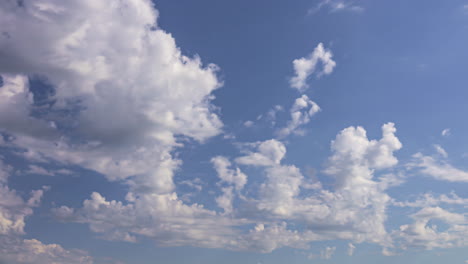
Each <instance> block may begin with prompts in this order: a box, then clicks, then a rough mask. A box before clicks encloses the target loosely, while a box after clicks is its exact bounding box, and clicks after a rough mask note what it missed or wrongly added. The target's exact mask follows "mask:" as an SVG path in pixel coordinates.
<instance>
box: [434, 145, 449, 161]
mask: <svg viewBox="0 0 468 264" xmlns="http://www.w3.org/2000/svg"><path fill="white" fill-rule="evenodd" d="M434 148H435V149H436V151H437V153H439V154H440V155H441V156H442V157H444V158H448V154H447V151H445V149H444V148H442V147H441V146H440V145H437V144H435V145H434Z"/></svg>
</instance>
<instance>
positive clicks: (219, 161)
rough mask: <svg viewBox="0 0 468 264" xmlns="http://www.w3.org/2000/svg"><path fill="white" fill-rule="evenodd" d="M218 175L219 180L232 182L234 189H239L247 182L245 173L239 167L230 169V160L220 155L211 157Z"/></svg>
mask: <svg viewBox="0 0 468 264" xmlns="http://www.w3.org/2000/svg"><path fill="white" fill-rule="evenodd" d="M211 163H212V164H213V166H214V168H215V170H216V172H217V173H218V177H219V178H220V179H221V181H223V182H226V183H229V184H233V185H234V186H235V187H236V190H241V189H242V188H244V185H245V184H246V183H247V175H245V174H244V173H243V172H242V171H241V170H240V169H239V168H236V169H231V168H230V167H231V166H232V164H231V162H230V161H229V160H228V159H227V158H225V157H222V156H217V157H214V158H212V159H211Z"/></svg>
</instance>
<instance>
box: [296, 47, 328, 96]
mask: <svg viewBox="0 0 468 264" xmlns="http://www.w3.org/2000/svg"><path fill="white" fill-rule="evenodd" d="M332 57H333V54H332V52H331V51H330V50H328V49H325V48H324V46H323V44H322V43H319V44H318V45H317V47H316V48H315V49H314V51H313V52H312V53H311V54H309V55H308V56H307V57H302V58H300V59H295V60H294V61H293V66H294V72H295V76H294V77H292V78H291V79H290V80H289V84H290V85H291V87H292V88H295V89H297V90H299V91H305V90H306V89H307V88H309V85H308V84H307V79H308V78H309V77H310V76H311V75H312V74H315V75H316V76H317V77H321V76H322V75H328V74H331V73H332V72H333V69H334V68H335V66H336V62H335V61H334V60H333V59H332ZM319 64H321V65H322V70H318V69H317V66H318V65H319Z"/></svg>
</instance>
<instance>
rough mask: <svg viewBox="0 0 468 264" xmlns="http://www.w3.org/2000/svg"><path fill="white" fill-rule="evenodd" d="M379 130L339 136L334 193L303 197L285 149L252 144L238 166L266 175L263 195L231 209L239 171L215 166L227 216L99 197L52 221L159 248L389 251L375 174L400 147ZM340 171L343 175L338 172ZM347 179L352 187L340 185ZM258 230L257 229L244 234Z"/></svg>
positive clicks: (176, 203) (158, 201) (166, 201)
mask: <svg viewBox="0 0 468 264" xmlns="http://www.w3.org/2000/svg"><path fill="white" fill-rule="evenodd" d="M382 129H383V136H382V139H380V140H378V141H377V140H368V139H367V138H366V137H365V131H364V130H363V129H362V128H347V129H344V130H343V131H342V132H341V133H339V134H338V136H337V138H336V139H335V141H334V142H333V144H332V148H333V153H334V154H333V155H332V156H331V157H330V161H329V162H330V163H329V165H328V169H327V172H328V173H329V174H330V175H331V176H333V178H335V179H337V182H338V183H340V184H337V185H336V186H335V187H334V190H325V189H322V188H320V186H321V185H318V186H319V187H317V188H315V189H314V190H313V191H312V192H307V193H305V192H302V191H303V190H305V189H303V188H302V186H303V183H304V182H305V179H304V176H303V175H302V173H301V171H300V169H299V168H297V167H296V166H294V165H287V164H282V160H283V158H284V156H285V154H286V147H285V146H284V144H282V143H281V142H279V141H277V140H274V139H272V140H267V141H263V142H256V143H253V144H247V145H246V146H250V148H251V149H249V150H247V151H246V152H247V153H246V155H245V156H241V157H239V158H237V159H235V160H236V163H237V164H240V165H245V166H254V167H255V168H257V169H259V170H262V172H263V175H264V180H261V181H260V182H261V183H260V185H259V188H258V192H257V193H247V192H246V194H249V195H248V196H246V195H239V198H240V199H239V203H240V204H239V205H238V206H237V205H236V204H235V203H234V202H233V201H234V197H235V195H238V193H237V192H234V190H235V186H236V182H237V181H236V180H233V179H235V178H236V177H237V176H236V175H238V171H237V169H233V168H232V164H231V163H230V162H229V161H228V160H227V159H226V158H223V157H216V158H214V159H213V164H214V166H215V168H217V167H218V168H217V171H218V176H219V177H220V179H221V180H222V181H221V184H224V185H226V184H227V185H228V186H227V187H222V188H221V195H220V196H218V197H216V198H215V202H216V204H217V205H218V206H219V207H220V208H222V209H223V210H224V212H223V213H219V212H216V211H214V210H209V209H205V208H204V207H203V205H200V204H196V203H194V204H192V205H187V204H184V203H183V202H182V201H180V199H179V198H178V196H177V194H176V193H171V194H155V193H153V194H148V193H145V194H143V195H142V194H139V193H132V192H130V193H129V194H128V195H127V199H126V201H125V202H119V201H108V200H106V199H105V198H104V197H103V196H102V195H100V194H99V193H94V194H93V195H92V196H91V198H90V199H88V200H86V201H85V202H84V203H83V207H82V208H78V209H72V208H69V207H66V206H62V207H60V208H57V209H55V215H56V216H57V217H58V218H59V219H61V220H63V221H71V222H78V223H87V224H89V226H90V229H91V230H92V231H93V232H96V233H99V234H101V237H102V238H104V239H109V240H122V241H128V242H135V241H138V240H139V239H140V237H148V238H151V239H153V240H154V241H155V242H156V243H157V244H158V245H162V246H187V245H189V246H193V245H196V246H198V247H208V248H225V249H231V250H249V251H252V250H253V251H260V252H271V251H272V250H274V249H277V248H280V247H285V246H288V247H296V248H308V243H310V242H312V241H328V240H336V239H345V240H349V241H354V242H356V243H361V242H370V243H377V244H380V245H382V246H391V245H392V241H391V239H390V236H389V235H388V234H387V232H386V230H385V227H384V223H385V220H386V206H387V204H388V203H389V201H390V197H389V196H388V195H387V194H386V193H385V188H386V185H383V184H380V183H379V182H378V181H376V180H375V179H374V176H373V173H374V170H375V171H376V170H379V169H383V168H389V167H391V166H394V165H395V164H396V163H397V160H396V159H395V158H394V157H393V156H392V153H393V151H396V150H397V149H399V147H401V144H400V143H399V141H398V139H397V138H396V137H395V136H394V132H395V129H394V127H393V124H386V125H384V126H383V128H382ZM361 130H362V131H361ZM350 131H360V132H363V133H364V134H362V133H361V134H359V133H358V135H354V134H352V133H351V134H350V133H349V132H350ZM344 142H347V143H349V144H351V146H352V147H351V146H349V145H347V144H344ZM342 143H343V144H342ZM252 148H253V149H252ZM363 149H365V151H363ZM347 157H349V159H348V158H347ZM337 167H342V168H343V170H340V171H337V170H335V168H337ZM332 168H333V169H332ZM343 177H346V178H347V180H346V181H342V180H341V178H343ZM237 186H243V185H242V184H241V185H237ZM297 221H299V222H301V223H303V224H304V227H305V229H304V230H301V231H299V230H295V228H294V225H289V224H287V223H286V222H292V223H294V222H297ZM254 223H256V226H255V228H253V229H249V231H247V232H245V231H242V229H243V230H245V227H247V226H248V225H252V224H254ZM239 227H244V228H239Z"/></svg>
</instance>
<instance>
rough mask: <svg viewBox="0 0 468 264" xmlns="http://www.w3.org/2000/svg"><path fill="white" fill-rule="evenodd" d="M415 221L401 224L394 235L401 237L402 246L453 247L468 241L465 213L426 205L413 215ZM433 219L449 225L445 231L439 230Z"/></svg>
mask: <svg viewBox="0 0 468 264" xmlns="http://www.w3.org/2000/svg"><path fill="white" fill-rule="evenodd" d="M411 217H412V218H413V223H412V224H409V225H402V226H400V230H399V231H395V232H394V233H393V236H395V237H397V238H398V239H401V240H402V241H403V242H402V243H401V247H402V248H403V249H406V248H408V247H413V248H425V249H433V248H452V247H464V246H467V245H468V243H467V241H466V236H467V235H468V225H467V224H468V222H467V219H466V216H465V215H463V214H458V213H452V212H449V211H447V210H445V209H442V208H440V207H425V208H422V209H421V210H420V211H418V212H416V213H414V214H413V215H411ZM431 220H439V221H442V222H444V223H445V224H447V225H448V228H446V230H444V231H439V230H438V227H437V226H436V225H435V224H430V221H431Z"/></svg>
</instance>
